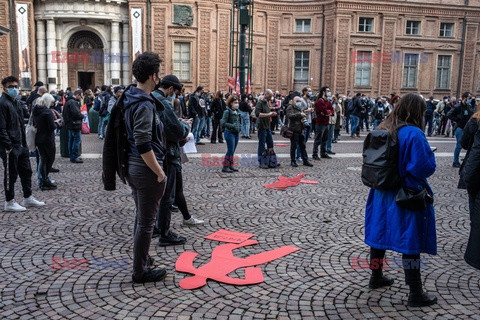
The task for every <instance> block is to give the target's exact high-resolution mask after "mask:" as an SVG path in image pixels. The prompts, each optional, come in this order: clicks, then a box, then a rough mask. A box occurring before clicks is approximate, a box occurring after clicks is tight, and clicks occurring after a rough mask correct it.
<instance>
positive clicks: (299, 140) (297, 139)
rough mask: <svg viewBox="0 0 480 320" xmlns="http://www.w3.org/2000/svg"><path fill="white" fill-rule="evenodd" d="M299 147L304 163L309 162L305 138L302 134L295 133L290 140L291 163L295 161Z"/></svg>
mask: <svg viewBox="0 0 480 320" xmlns="http://www.w3.org/2000/svg"><path fill="white" fill-rule="evenodd" d="M297 145H298V146H299V147H300V152H301V154H302V160H303V162H304V163H305V162H307V161H308V155H307V149H306V146H305V137H304V136H303V134H302V132H294V133H293V135H292V137H291V138H290V161H295V159H296V158H295V156H296V152H297Z"/></svg>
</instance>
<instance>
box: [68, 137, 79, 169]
mask: <svg viewBox="0 0 480 320" xmlns="http://www.w3.org/2000/svg"><path fill="white" fill-rule="evenodd" d="M81 142H82V132H81V131H80V130H68V154H69V156H70V160H72V161H73V160H75V159H77V158H78V156H79V154H78V149H79V148H80V143H81Z"/></svg>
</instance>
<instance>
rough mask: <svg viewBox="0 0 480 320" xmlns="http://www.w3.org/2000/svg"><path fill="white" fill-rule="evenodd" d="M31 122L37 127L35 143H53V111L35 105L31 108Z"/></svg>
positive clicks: (54, 127) (54, 125)
mask: <svg viewBox="0 0 480 320" xmlns="http://www.w3.org/2000/svg"><path fill="white" fill-rule="evenodd" d="M32 116H33V122H34V124H35V126H36V127H37V134H36V135H35V144H37V145H39V144H41V143H51V142H52V141H53V143H55V129H56V127H57V126H56V124H55V121H54V120H53V111H52V110H50V109H49V108H46V107H42V106H39V105H37V106H36V107H35V108H33V110H32Z"/></svg>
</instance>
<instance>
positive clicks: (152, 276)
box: [132, 269, 167, 283]
mask: <svg viewBox="0 0 480 320" xmlns="http://www.w3.org/2000/svg"><path fill="white" fill-rule="evenodd" d="M166 276H167V271H166V270H165V269H148V270H147V271H145V272H144V273H143V276H142V277H141V278H140V279H137V278H135V277H134V276H133V275H132V281H133V283H146V282H157V281H162V280H163V279H165V277H166Z"/></svg>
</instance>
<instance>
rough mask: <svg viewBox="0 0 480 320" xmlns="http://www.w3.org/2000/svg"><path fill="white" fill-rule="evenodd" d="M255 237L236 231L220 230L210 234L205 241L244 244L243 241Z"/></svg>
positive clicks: (251, 234)
mask: <svg viewBox="0 0 480 320" xmlns="http://www.w3.org/2000/svg"><path fill="white" fill-rule="evenodd" d="M253 236H254V234H253V233H242V232H235V231H230V230H225V229H220V230H218V231H217V232H214V233H212V234H209V235H208V236H205V239H209V240H216V241H222V242H229V243H242V242H243V241H245V240H248V239H250V238H251V237H253Z"/></svg>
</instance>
